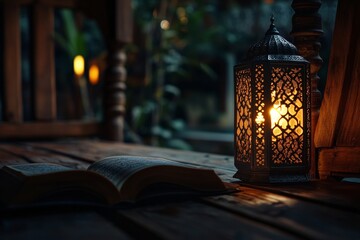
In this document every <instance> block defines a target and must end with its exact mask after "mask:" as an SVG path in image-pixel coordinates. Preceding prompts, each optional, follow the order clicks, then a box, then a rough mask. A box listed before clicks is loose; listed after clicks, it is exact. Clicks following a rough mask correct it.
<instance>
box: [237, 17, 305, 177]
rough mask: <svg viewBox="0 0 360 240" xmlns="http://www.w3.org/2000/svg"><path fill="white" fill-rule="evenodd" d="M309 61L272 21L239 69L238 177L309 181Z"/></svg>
mask: <svg viewBox="0 0 360 240" xmlns="http://www.w3.org/2000/svg"><path fill="white" fill-rule="evenodd" d="M309 73H310V69H309V62H307V61H306V60H305V59H304V58H303V57H301V56H299V55H298V53H297V49H296V47H295V46H294V45H293V44H291V43H290V42H288V41H287V40H285V39H284V38H283V37H281V36H280V35H279V32H278V30H277V29H276V28H275V25H274V18H273V17H272V18H271V24H270V28H269V30H268V31H267V32H266V34H265V37H264V38H263V39H262V40H261V41H259V42H258V43H256V44H255V45H253V46H252V47H251V48H250V49H249V50H248V53H247V56H246V59H245V61H243V62H241V63H239V64H238V65H236V66H235V67H234V77H235V79H234V80H235V133H234V137H235V139H234V143H235V166H236V168H237V169H238V171H237V173H236V174H235V176H234V177H236V178H239V179H241V180H243V181H249V182H297V181H306V180H308V170H309V166H310V165H309V162H310V114H311V112H310V84H309V83H310V81H309V77H310V76H309Z"/></svg>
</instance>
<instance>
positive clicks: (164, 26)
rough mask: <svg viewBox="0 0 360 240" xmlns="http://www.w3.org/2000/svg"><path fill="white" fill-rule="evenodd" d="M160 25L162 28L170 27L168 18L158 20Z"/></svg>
mask: <svg viewBox="0 0 360 240" xmlns="http://www.w3.org/2000/svg"><path fill="white" fill-rule="evenodd" d="M160 27H161V29H163V30H168V29H169V28H170V22H169V21H168V20H166V19H164V20H162V21H161V22H160Z"/></svg>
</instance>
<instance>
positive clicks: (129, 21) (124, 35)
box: [113, 0, 133, 43]
mask: <svg viewBox="0 0 360 240" xmlns="http://www.w3.org/2000/svg"><path fill="white" fill-rule="evenodd" d="M114 10H115V14H114V15H115V29H113V31H115V35H116V36H115V39H116V40H117V41H119V42H122V43H130V42H132V36H133V32H132V31H133V17H132V8H131V0H122V1H115V9H114Z"/></svg>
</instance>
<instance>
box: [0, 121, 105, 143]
mask: <svg viewBox="0 0 360 240" xmlns="http://www.w3.org/2000/svg"><path fill="white" fill-rule="evenodd" d="M99 132H100V125H99V123H97V122H83V121H69V122H27V123H21V124H16V123H1V124H0V139H35V138H57V137H85V136H94V135H96V134H98V133H99Z"/></svg>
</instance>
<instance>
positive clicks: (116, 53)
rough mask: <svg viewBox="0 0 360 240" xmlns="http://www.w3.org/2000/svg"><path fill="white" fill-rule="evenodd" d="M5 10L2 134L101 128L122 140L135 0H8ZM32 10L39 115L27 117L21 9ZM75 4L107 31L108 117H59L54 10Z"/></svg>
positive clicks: (68, 133)
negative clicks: (126, 46)
mask: <svg viewBox="0 0 360 240" xmlns="http://www.w3.org/2000/svg"><path fill="white" fill-rule="evenodd" d="M1 4H2V6H3V15H4V28H3V29H4V37H5V39H4V46H5V47H4V56H3V57H4V59H5V61H4V89H5V91H4V109H5V111H4V112H5V114H4V118H5V122H2V123H0V138H1V139H9V138H17V139H19V138H39V137H43V138H54V137H62V136H89V135H94V134H99V133H101V135H102V136H104V137H105V138H107V139H111V140H120V141H121V140H122V139H123V115H124V113H125V94H124V91H125V88H126V86H125V79H126V70H125V67H124V65H125V61H126V56H125V53H124V51H123V47H124V44H126V43H128V42H130V41H131V38H132V16H131V12H132V11H131V1H130V0H126V1H120V0H106V1H101V2H100V1H94V0H90V1H78V0H65V1H58V0H46V1H45V0H41V1H35V0H5V1H3V2H2V3H1ZM22 6H30V7H31V10H32V19H31V20H32V21H31V23H32V25H31V28H32V31H33V39H32V44H33V45H32V48H33V52H34V54H33V69H32V70H33V72H32V78H33V81H34V111H35V114H34V118H35V120H34V121H32V122H24V120H23V106H22V93H21V91H22V89H21V87H22V86H21V45H20V44H21V34H20V9H21V7H22ZM60 7H63V8H74V9H75V10H78V11H82V12H84V13H85V14H86V15H88V16H90V17H92V18H94V19H96V20H97V22H98V23H99V25H100V28H101V29H102V30H103V34H104V36H105V39H106V44H107V46H108V60H107V66H108V69H107V72H106V77H105V87H104V91H105V92H104V96H105V99H104V122H103V124H101V123H97V122H85V123H84V122H83V121H67V122H59V121H58V120H57V116H56V111H57V110H56V86H55V59H54V41H53V39H52V34H53V31H54V30H53V29H54V9H55V8H60Z"/></svg>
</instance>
